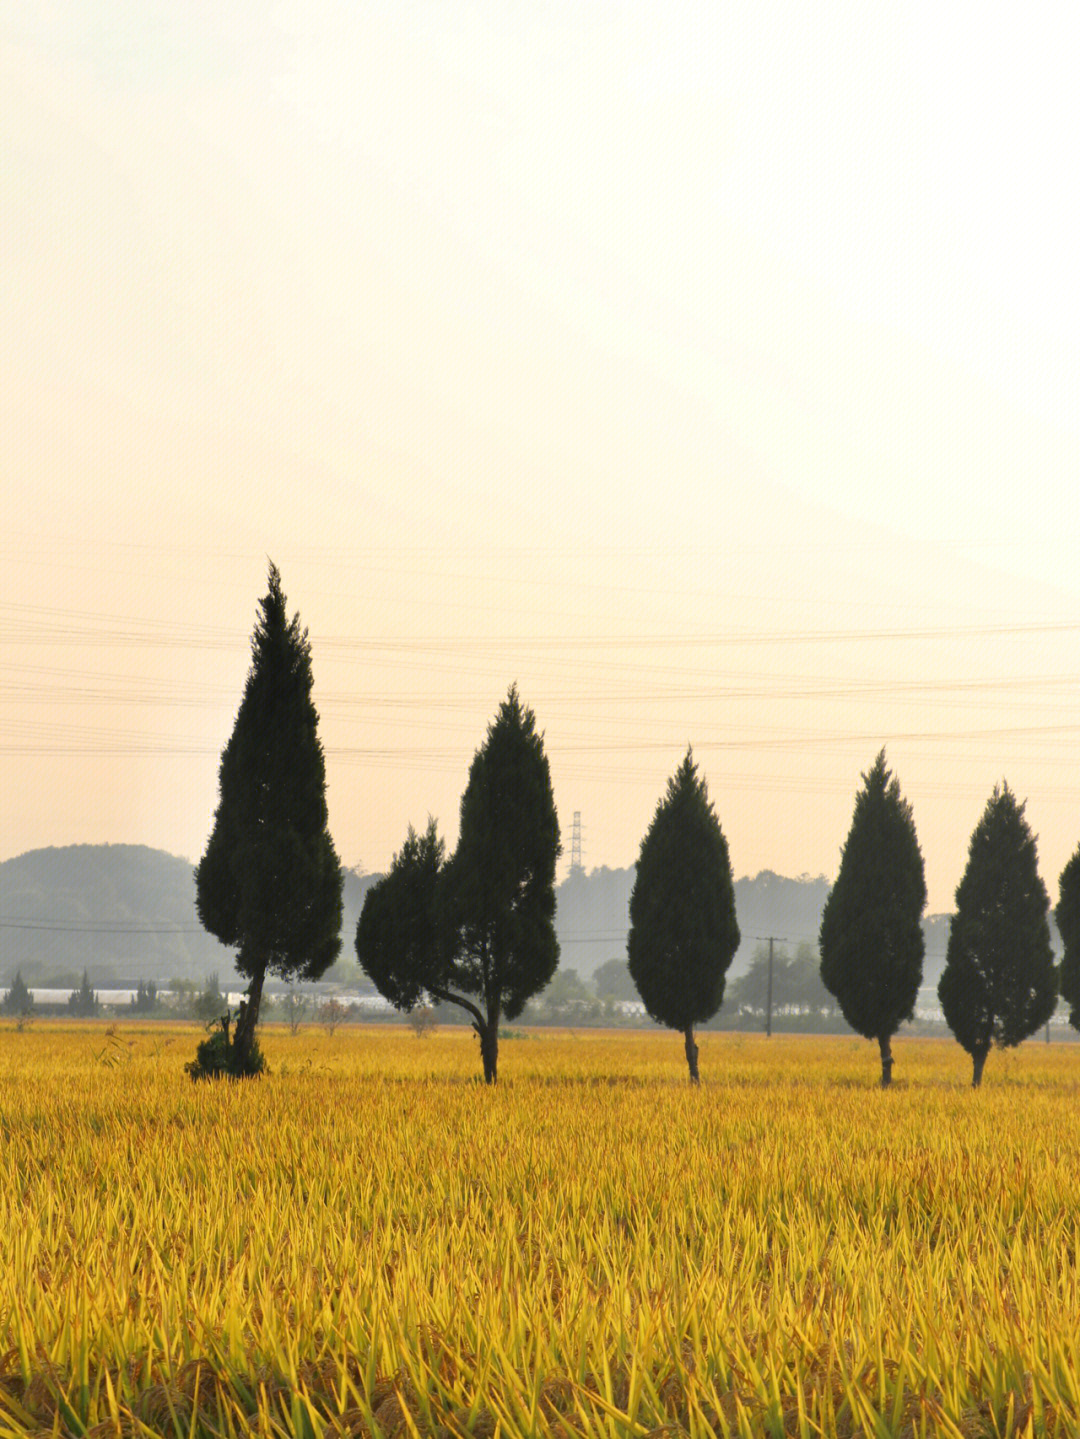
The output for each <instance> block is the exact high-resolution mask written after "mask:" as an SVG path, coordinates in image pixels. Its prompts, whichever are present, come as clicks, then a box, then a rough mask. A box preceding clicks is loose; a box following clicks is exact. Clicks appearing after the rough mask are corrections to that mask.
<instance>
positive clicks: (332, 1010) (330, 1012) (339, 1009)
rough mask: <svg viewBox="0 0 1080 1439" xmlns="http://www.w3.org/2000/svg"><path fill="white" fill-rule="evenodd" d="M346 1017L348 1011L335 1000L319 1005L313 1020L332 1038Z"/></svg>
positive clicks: (327, 1000) (328, 1000)
mask: <svg viewBox="0 0 1080 1439" xmlns="http://www.w3.org/2000/svg"><path fill="white" fill-rule="evenodd" d="M347 1015H348V1010H347V1009H346V1008H345V1006H344V1005H343V1004H341V1003H340V1002H339V1001H338V1000H336V999H326V1000H324V1001H323V1002H322V1004H320V1005H319V1008H318V1011H317V1013H316V1015H315V1018H316V1019H317V1020H318V1021H319V1023H320V1024H321V1025H322V1027H323V1029H325V1030H326V1032H327V1034H328V1035H330V1037H331V1039H332V1038H333V1036H334V1030H335V1029H337V1027H338V1025H339V1024H342V1023H343V1022H344V1020H345V1018H346V1016H347Z"/></svg>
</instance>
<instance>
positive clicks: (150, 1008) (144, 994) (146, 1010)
mask: <svg viewBox="0 0 1080 1439" xmlns="http://www.w3.org/2000/svg"><path fill="white" fill-rule="evenodd" d="M157 1007H158V992H157V985H156V984H155V983H154V981H153V980H152V979H148V980H145V981H144V980H141V979H140V980H139V985H138V988H137V989H136V991H135V993H134V994H133V995H132V996H131V1008H132V1010H133V1012H134V1013H135V1014H153V1013H154V1011H155V1010H156V1009H157Z"/></svg>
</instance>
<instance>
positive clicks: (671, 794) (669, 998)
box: [627, 749, 739, 1084]
mask: <svg viewBox="0 0 1080 1439" xmlns="http://www.w3.org/2000/svg"><path fill="white" fill-rule="evenodd" d="M738 947H739V926H738V922H737V921H736V918H735V886H734V882H733V880H732V874H731V859H730V857H729V855H728V847H727V840H726V839H725V838H724V832H723V830H722V829H721V828H720V821H719V819H718V818H717V816H716V811H715V809H714V808H713V806H712V802H711V801H710V799H709V790H708V786H707V785H706V783H705V780H704V778H703V777H701V776H700V775H699V774H698V770H697V765H695V763H694V756H693V752H692V751H691V750H689V749H688V750H687V751H686V758H685V759H684V760H683V762H682V764H681V765H680V766H679V768H678V769H677V770H676V771H675V774H674V775H673V776H672V778H671V779H670V780H669V781H668V786H667V791H666V793H665V794H664V796H663V798H662V799H661V800H660V802H659V804H658V805H657V807H656V813H655V814H654V815H653V818H652V823H651V824H650V825H649V828H648V830H647V831H646V833H645V837H644V839H643V840H642V841H641V852H640V854H639V855H638V863H637V875H636V877H635V879H634V888H633V890H632V892H631V895H630V934H629V936H628V938H627V955H628V958H629V962H630V975H631V978H632V979H633V981H634V984H635V985H636V986H637V991H638V994H640V996H641V998H642V1002H643V1003H644V1005H645V1008H646V1009H647V1010H648V1012H649V1014H650V1015H651V1017H652V1018H653V1019H655V1020H656V1021H657V1023H658V1024H665V1025H667V1027H668V1028H669V1029H677V1030H678V1031H679V1032H680V1033H681V1034H682V1035H683V1038H684V1040H685V1049H686V1062H687V1065H688V1066H689V1069H690V1079H691V1082H692V1083H694V1084H697V1083H698V1046H697V1042H696V1041H695V1039H694V1025H695V1024H704V1023H705V1021H706V1020H708V1019H711V1018H712V1016H713V1015H714V1014H715V1013H716V1011H717V1010H718V1009H719V1008H720V1005H721V1003H722V1002H723V998H724V978H725V975H726V974H727V971H728V968H729V966H730V964H731V961H732V959H734V957H735V951H736V950H737V949H738Z"/></svg>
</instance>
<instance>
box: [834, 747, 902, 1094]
mask: <svg viewBox="0 0 1080 1439" xmlns="http://www.w3.org/2000/svg"><path fill="white" fill-rule="evenodd" d="M862 779H863V787H862V789H861V790H860V791H859V793H858V794H857V795H856V796H855V813H854V816H853V817H852V821H851V829H850V830H849V831H848V837H847V841H846V842H845V844H844V849H843V852H842V855H841V858H840V873H839V874H838V875H837V877H836V883H835V884H834V885H833V887H832V889H831V890H830V891H829V897H828V899H827V900H826V901H825V910H824V912H823V914H822V916H821V936H820V947H821V978H822V982H823V983H824V985H825V987H826V989H827V990H828V991H829V993H830V994H833V995H835V996H836V1001H837V1003H838V1004H839V1006H840V1009H841V1011H842V1012H843V1015H844V1018H845V1019H846V1020H847V1022H848V1024H850V1025H851V1027H852V1029H854V1030H855V1031H856V1032H857V1033H859V1034H861V1035H863V1036H864V1037H865V1038H866V1039H876V1040H877V1042H878V1048H879V1049H880V1051H881V1083H882V1086H883V1087H884V1086H885V1085H888V1084H889V1083H890V1082H891V1080H892V1067H893V1057H892V1037H893V1035H894V1034H895V1033H896V1031H897V1030H898V1029H899V1027H900V1025H901V1024H902V1023H903V1022H904V1021H905V1020H907V1019H911V1018H912V1017H913V1015H914V1013H915V1000H916V998H917V996H918V993H919V985H920V984H921V983H922V967H923V952H924V949H925V940H924V939H923V932H922V925H921V923H920V921H921V919H922V913H923V910H924V909H925V908H926V877H925V871H924V868H923V857H922V852H921V850H920V849H919V841H918V839H917V837H916V835H915V821H914V820H913V818H912V814H911V806H910V805H909V804H908V802H907V800H905V799H904V798H903V797H902V795H901V794H900V785H899V783H898V782H897V780H896V779H895V778H894V777H893V775H892V774H891V772H890V771H889V769H888V768H887V767H886V764H885V751H884V750H882V751H881V753H880V754H879V755H878V757H877V759H876V760H875V761H874V764H873V767H872V768H871V770H870V772H869V773H868V774H864V775H863V777H862Z"/></svg>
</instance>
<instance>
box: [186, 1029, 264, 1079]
mask: <svg viewBox="0 0 1080 1439" xmlns="http://www.w3.org/2000/svg"><path fill="white" fill-rule="evenodd" d="M184 1073H185V1074H188V1075H190V1076H191V1078H192V1079H193V1080H198V1079H255V1078H257V1077H258V1076H259V1075H260V1074H265V1073H266V1059H265V1058H264V1056H263V1052H262V1050H261V1049H260V1048H259V1045H258V1042H257V1041H253V1042H252V1046H251V1053H250V1054H249V1055H248V1058H247V1062H246V1063H245V1062H243V1061H242V1060H241V1059H240V1058H239V1057H238V1056H237V1053H236V1048H235V1046H234V1045H233V1044H232V1042H231V1041H230V1039H229V1031H228V1029H227V1028H226V1027H225V1025H224V1024H222V1025H221V1027H220V1028H218V1029H215V1030H214V1032H213V1033H212V1034H211V1035H210V1036H209V1037H208V1038H207V1039H204V1040H203V1042H202V1043H201V1044H200V1045H199V1047H198V1049H197V1050H196V1051H195V1058H194V1059H192V1060H190V1061H189V1062H188V1063H187V1064H185V1065H184Z"/></svg>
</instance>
